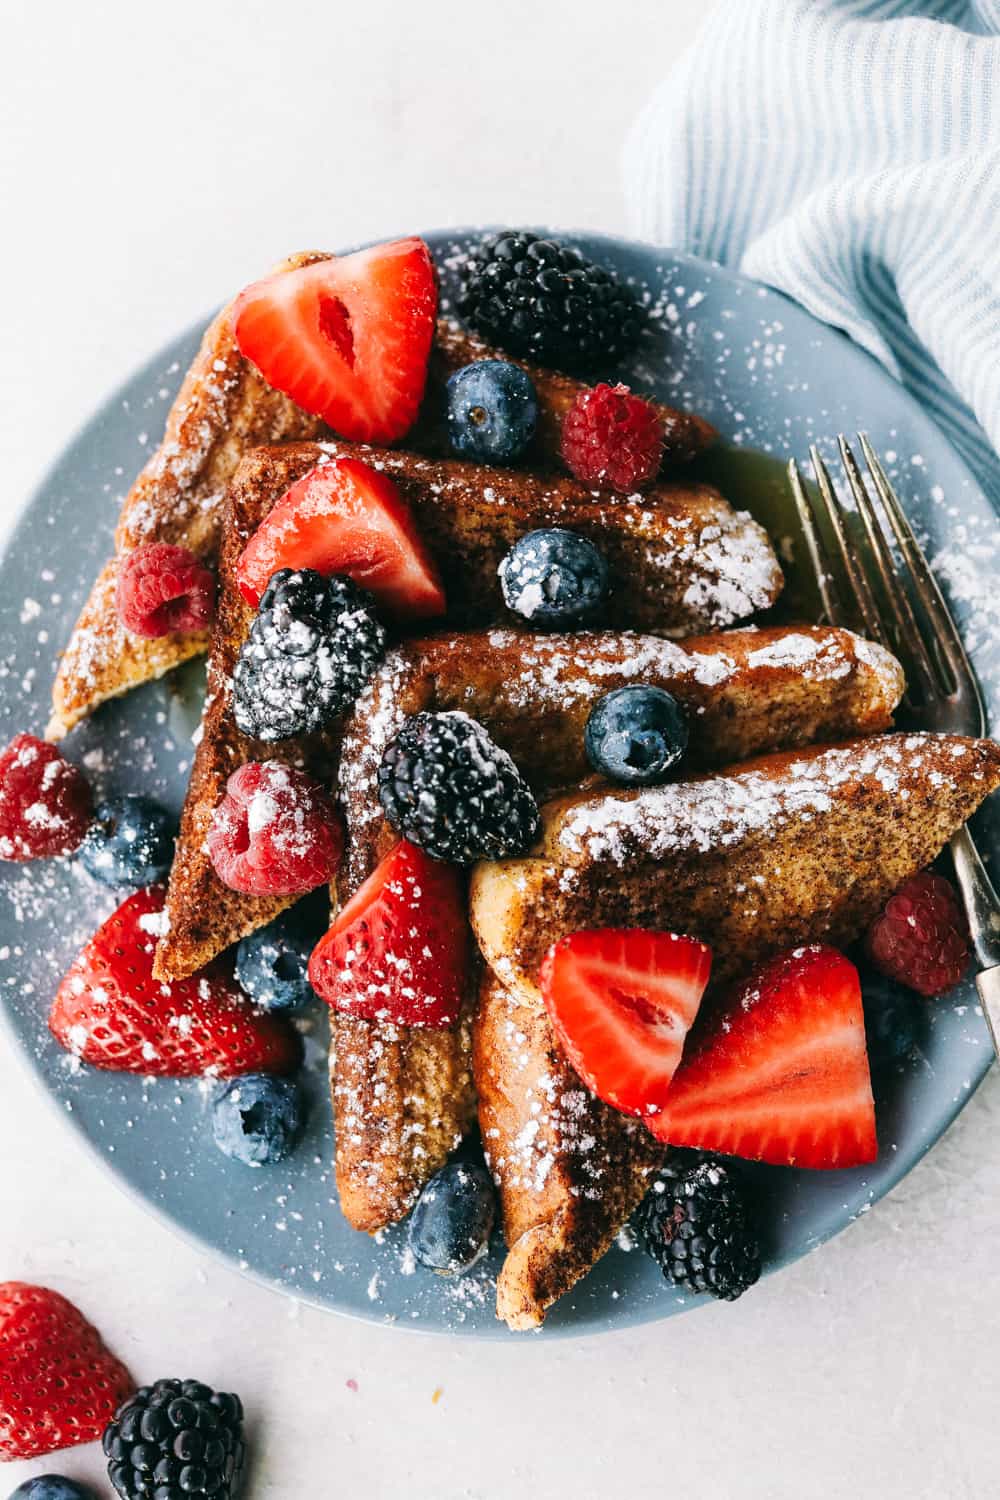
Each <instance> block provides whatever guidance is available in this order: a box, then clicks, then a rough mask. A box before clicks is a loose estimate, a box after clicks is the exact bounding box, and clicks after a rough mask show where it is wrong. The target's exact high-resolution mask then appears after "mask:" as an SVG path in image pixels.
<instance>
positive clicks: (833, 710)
mask: <svg viewBox="0 0 1000 1500" xmlns="http://www.w3.org/2000/svg"><path fill="white" fill-rule="evenodd" d="M635 681H641V682H644V683H649V684H654V685H656V686H660V687H665V688H667V689H668V690H669V691H671V692H672V693H674V694H675V695H676V696H677V697H678V698H679V699H680V700H681V701H682V702H684V703H685V704H686V706H687V707H688V710H689V714H690V722H691V746H690V751H689V753H690V755H691V757H692V758H693V759H694V763H695V764H698V765H699V766H705V765H711V764H715V763H717V762H718V760H719V759H722V760H727V759H730V758H731V757H732V756H734V755H742V754H749V753H751V752H752V751H755V750H759V749H760V748H762V747H763V746H772V745H781V744H789V743H796V744H800V743H803V742H805V741H807V740H808V739H809V738H810V737H811V736H813V735H815V734H817V733H829V734H843V733H852V732H854V733H856V732H858V731H860V730H870V731H875V730H878V729H883V728H885V727H886V725H887V724H888V723H889V722H890V717H891V714H892V710H893V709H894V707H895V706H896V703H897V702H898V700H899V697H900V694H901V692H902V674H901V672H900V669H899V666H898V663H897V662H896V661H895V659H894V658H893V657H892V656H890V655H889V653H888V652H886V651H884V650H882V648H880V647H872V646H870V645H869V643H868V642H866V641H862V640H860V639H859V637H857V636H854V635H852V634H851V633H850V632H849V631H844V630H831V629H826V628H819V627H808V628H800V627H796V628H793V629H789V628H785V629H769V630H761V631H753V630H747V631H732V632H728V633H721V634H718V635H714V636H704V637H701V638H700V639H699V640H695V641H689V642H685V643H684V644H683V645H681V644H675V643H673V642H669V641H664V640H660V639H657V638H655V637H651V636H641V635H636V634H631V633H624V634H615V633H612V632H582V633H578V634H571V635H546V636H532V635H528V634H525V633H522V632H517V631H511V630H492V631H487V632H477V633H473V634H469V635H457V636H453V635H445V636H438V637H435V638H432V639H430V640H427V641H412V642H409V643H406V644H404V645H402V646H400V647H399V648H397V649H396V650H395V651H393V652H392V653H390V655H389V657H388V658H387V659H386V661H385V663H384V664H383V666H382V668H381V669H380V670H379V672H377V673H376V675H375V677H374V678H373V679H372V681H371V682H370V683H369V684H368V687H367V688H366V689H365V691H364V692H363V694H362V696H361V698H360V699H359V701H358V703H357V704H356V706H355V710H354V713H353V715H352V717H351V719H350V720H349V722H348V724H347V726H346V729H345V732H344V740H343V745H342V749H341V764H340V789H341V798H342V802H343V805H344V809H345V812H346V816H347V830H348V837H347V846H346V850H345V856H344V861H343V864H342V866H341V870H340V872H339V875H338V878H337V893H338V896H339V899H340V901H341V902H342V903H343V902H346V901H347V900H348V899H349V898H350V897H351V896H352V895H353V894H354V892H355V891H356V890H357V889H358V887H359V886H360V884H361V883H362V881H364V880H365V879H366V878H367V876H368V875H369V874H371V872H372V870H373V869H374V868H375V866H376V865H377V864H378V862H379V860H380V859H381V858H382V856H383V855H384V854H386V853H388V851H389V849H390V848H391V847H392V845H393V844H394V843H395V841H396V837H397V835H396V834H395V833H394V832H393V830H392V829H391V828H390V827H389V826H388V824H387V823H386V822H385V819H384V817H383V814H382V809H381V806H380V803H379V799H378V791H377V782H376V777H377V771H378V765H379V762H380V760H381V758H382V752H383V750H384V749H385V747H386V746H387V745H388V744H389V742H390V741H391V740H392V739H393V738H394V737H395V735H396V733H397V731H398V729H399V728H400V726H401V724H402V722H403V720H404V719H405V718H406V717H407V716H408V715H409V714H414V713H419V712H446V711H449V710H454V709H461V710H462V711H464V712H466V713H468V714H470V715H471V716H472V717H474V718H476V719H478V720H479V721H480V722H481V723H482V724H483V725H484V726H485V727H486V729H487V730H488V731H489V733H490V734H491V735H492V737H493V738H494V739H495V740H496V742H497V743H498V744H500V745H501V746H502V747H503V748H504V749H505V750H507V751H508V752H509V753H510V754H511V755H512V756H513V757H514V759H515V761H516V762H517V764H518V766H519V768H520V770H521V772H522V773H523V775H524V776H525V777H526V779H527V780H528V782H529V783H530V785H531V786H532V789H533V790H534V791H535V792H536V793H537V794H538V795H539V796H541V797H544V796H546V795H551V793H552V792H553V791H554V790H555V789H556V788H559V787H567V786H570V785H574V784H576V783H578V782H579V781H580V780H581V779H583V778H584V777H585V776H586V775H587V772H588V766H587V761H586V757H585V754H584V748H583V732H584V726H585V724H586V720H587V716H588V714H589V712H590V709H591V708H592V707H593V705H594V703H595V702H596V701H597V699H598V698H599V697H600V696H601V695H602V694H603V693H605V692H608V691H610V690H611V689H612V688H616V687H621V686H623V685H625V684H626V683H629V682H635ZM332 1026H333V1038H334V1041H333V1049H332V1060H333V1062H334V1067H333V1075H332V1082H333V1100H334V1113H335V1117H336V1123H337V1182H338V1187H339V1190H340V1201H341V1207H342V1209H343V1211H344V1213H345V1215H346V1216H347V1218H348V1219H349V1221H350V1222H351V1223H352V1224H354V1225H355V1227H356V1228H359V1229H368V1230H372V1229H377V1228H380V1227H382V1225H384V1224H386V1223H391V1222H392V1221H393V1220H394V1219H398V1218H400V1217H402V1216H403V1214H405V1213H406V1212H407V1211H408V1209H409V1208H410V1206H411V1205H412V1202H413V1199H414V1198H415V1196H416V1194H417V1192H418V1191H419V1189H420V1187H421V1186H422V1185H423V1183H424V1182H425V1181H426V1179H427V1178H428V1177H429V1176H430V1175H431V1173H432V1172H433V1171H434V1170H435V1169H436V1168H437V1167H438V1166H440V1165H441V1164H442V1162H443V1161H444V1160H445V1158H446V1157H447V1155H448V1153H449V1152H450V1150H451V1149H452V1148H453V1146H454V1145H455V1144H456V1143H457V1140H458V1138H460V1136H461V1134H462V1132H463V1130H464V1128H465V1124H466V1121H467V1117H468V1110H469V1105H470V1101H471V1094H469V1093H468V1092H465V1091H458V1090H456V1091H455V1092H453V1094H452V1096H451V1098H452V1103H453V1109H452V1112H451V1113H450V1115H449V1114H447V1113H445V1112H444V1110H443V1106H442V1101H441V1099H440V1097H436V1098H435V1099H434V1103H433V1113H432V1114H431V1115H429V1116H428V1118H427V1119H426V1120H425V1121H424V1122H423V1124H424V1128H423V1129H422V1130H421V1131H416V1130H415V1129H414V1109H415V1106H414V1103H413V1101H414V1100H418V1099H420V1098H421V1097H422V1096H426V1086H425V1085H424V1084H422V1085H421V1087H420V1088H419V1089H418V1088H414V1087H413V1086H412V1083H411V1084H408V1083H407V1082H406V1080H407V1079H409V1078H411V1076H412V1075H413V1073H414V1072H415V1071H416V1069H417V1067H418V1066H419V1069H420V1071H421V1073H422V1074H426V1072H427V1059H428V1056H429V1055H430V1054H433V1055H434V1057H436V1059H437V1062H438V1066H439V1068H440V1071H441V1076H442V1077H445V1078H448V1079H456V1078H457V1079H460V1078H462V1077H463V1076H464V1070H465V1068H467V1065H468V1030H467V1027H466V1025H465V1024H464V1023H463V1025H462V1026H460V1027H459V1028H457V1029H455V1030H452V1031H448V1030H445V1031H438V1032H433V1033H427V1032H420V1031H410V1032H407V1031H406V1030H405V1029H404V1028H401V1027H398V1026H395V1025H387V1024H385V1023H381V1022H377V1021H365V1020H360V1019H358V1018H357V1017H353V1016H347V1015H343V1014H335V1015H334V1016H333V1018H332ZM411 1048H412V1049H414V1052H415V1056H416V1058H417V1059H418V1062H417V1063H414V1064H412V1065H411V1060H410V1049H411ZM404 1096H405V1097H408V1098H409V1099H410V1100H411V1107H410V1111H409V1113H406V1111H404V1110H403V1109H402V1108H401V1106H400V1100H401V1099H402V1098H403V1097H404ZM384 1100H389V1101H391V1103H390V1106H389V1107H388V1108H385V1107H383V1103H382V1101H384ZM429 1140H433V1142H434V1145H435V1147H436V1148H437V1149H436V1150H430V1149H428V1142H429Z"/></svg>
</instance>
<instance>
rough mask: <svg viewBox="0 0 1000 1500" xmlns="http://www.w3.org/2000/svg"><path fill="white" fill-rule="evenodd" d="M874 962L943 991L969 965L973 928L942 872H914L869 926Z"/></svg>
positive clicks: (932, 991) (920, 987) (913, 985)
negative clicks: (970, 933) (970, 931)
mask: <svg viewBox="0 0 1000 1500" xmlns="http://www.w3.org/2000/svg"><path fill="white" fill-rule="evenodd" d="M865 946H866V948H867V951H868V956H869V958H870V959H871V961H872V963H873V964H874V965H875V967H876V968H877V969H879V970H881V972H882V973H883V974H886V975H887V976H888V977H889V978H890V979H896V980H898V981H899V982H900V983H901V984H906V985H909V987H910V989H911V990H917V991H918V993H919V994H921V995H941V994H943V993H944V992H945V990H950V989H951V988H952V987H953V986H954V985H956V984H957V983H958V981H959V980H960V979H961V978H962V975H963V974H964V973H965V971H966V969H967V968H968V966H969V928H968V923H967V922H966V920H965V913H964V911H963V910H962V906H961V904H960V902H959V899H958V896H957V894H956V893H955V889H954V887H953V886H952V885H951V884H950V883H949V882H948V881H947V880H945V879H944V877H943V876H941V875H935V874H934V873H933V872H932V871H931V870H923V871H921V873H920V874H919V875H913V876H911V878H910V879H909V880H907V881H906V882H905V883H904V884H903V885H901V886H900V888H899V890H898V891H897V892H896V894H895V895H894V896H892V897H891V898H890V900H889V902H888V904H887V905H886V908H885V910H884V911H883V913H882V915H881V916H880V917H876V918H875V921H874V922H873V923H872V925H871V926H870V927H869V929H868V936H867V938H866V940H865Z"/></svg>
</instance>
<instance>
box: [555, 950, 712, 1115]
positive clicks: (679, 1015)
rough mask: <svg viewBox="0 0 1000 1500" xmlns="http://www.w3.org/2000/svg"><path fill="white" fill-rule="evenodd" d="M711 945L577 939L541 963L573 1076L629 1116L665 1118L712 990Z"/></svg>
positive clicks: (557, 1030)
mask: <svg viewBox="0 0 1000 1500" xmlns="http://www.w3.org/2000/svg"><path fill="white" fill-rule="evenodd" d="M711 967H712V955H711V953H710V952H709V950H708V948H707V947H706V946H705V944H704V943H699V942H696V940H695V939H694V938H689V937H678V936H677V935H676V934H675V933H672V932H646V931H645V930H643V929H642V928H639V927H632V928H615V927H606V928H602V929H598V930H596V931H593V932H574V933H573V934H572V936H571V937H566V938H563V939H562V940H561V941H560V942H558V943H555V944H553V946H552V947H551V948H550V949H549V951H548V953H547V954H546V955H545V959H544V961H543V963H542V973H541V981H542V994H543V995H544V997H545V1004H546V1007H547V1009H548V1012H549V1016H550V1018H551V1020H552V1025H553V1026H554V1028H555V1032H556V1036H557V1037H558V1038H559V1041H560V1042H561V1044H562V1047H563V1050H564V1051H565V1053H566V1056H567V1057H568V1058H569V1060H570V1062H571V1063H572V1065H573V1067H574V1069H575V1070H576V1072H577V1073H578V1074H579V1075H580V1077H581V1078H582V1079H583V1081H584V1083H585V1084H586V1085H587V1087H588V1088H589V1089H591V1090H592V1091H593V1092H594V1093H595V1094H596V1095H597V1096H598V1098H599V1099H603V1100H604V1101H605V1103H607V1104H611V1105H613V1106H614V1108H615V1109H620V1110H622V1111H623V1112H624V1113H625V1114H630V1115H647V1114H649V1113H650V1111H652V1110H656V1109H660V1108H661V1107H662V1105H663V1103H664V1101H665V1099H666V1097H667V1092H668V1090H669V1088H670V1080H671V1079H672V1078H673V1076H674V1073H675V1072H676V1069H677V1065H678V1063H679V1062H680V1060H681V1050H682V1048H683V1046H684V1038H685V1037H686V1036H687V1034H688V1030H689V1028H690V1026H691V1023H692V1021H693V1020H694V1018H695V1016H696V1015H697V1013H698V1006H699V1005H700V1004H701V997H702V995H703V994H704V993H705V986H706V985H707V984H708V976H709V971H710V970H711Z"/></svg>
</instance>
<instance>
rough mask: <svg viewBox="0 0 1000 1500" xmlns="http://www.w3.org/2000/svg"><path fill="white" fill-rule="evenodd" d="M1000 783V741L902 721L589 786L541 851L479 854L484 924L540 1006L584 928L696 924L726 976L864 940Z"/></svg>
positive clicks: (477, 900) (719, 974)
mask: <svg viewBox="0 0 1000 1500" xmlns="http://www.w3.org/2000/svg"><path fill="white" fill-rule="evenodd" d="M998 785H1000V746H998V745H996V744H994V742H993V741H992V740H967V739H962V738H959V737H957V736H951V735H904V734H898V735H884V736H879V737H876V738H873V739H869V740H857V741H853V742H849V743H848V744H846V745H841V746H834V747H829V746H826V747H824V746H818V747H814V748H812V749H809V750H799V751H793V752H784V753H782V754H779V755H772V756H765V757H762V758H760V759H758V760H755V761H751V762H748V763H747V764H745V765H743V766H736V767H734V768H733V769H732V770H731V772H729V773H728V774H720V775H715V776H707V777H703V778H700V779H699V780H697V781H693V782H687V783H678V784H675V785H671V786H666V787H656V788H649V789H648V790H646V791H643V792H639V793H635V792H628V791H622V790H616V791H597V792H594V791H590V792H583V793H579V794H577V795H575V796H573V797H568V798H563V799H560V800H557V801H554V802H551V803H550V804H549V805H548V806H547V807H545V808H544V809H543V811H542V824H543V831H542V836H541V839H540V840H539V843H538V845H537V846H536V849H535V850H534V851H533V853H532V854H531V855H530V856H529V857H528V858H526V859H522V860H506V861H501V862H499V863H496V864H482V865H478V866H477V867H476V868H475V870H474V871H473V874H472V882H471V888H470V910H471V914H472V923H473V928H474V931H475V933H476V936H477V938H478V940H479V946H480V949H481V951H482V953H483V956H484V957H485V959H486V961H487V963H489V965H490V966H491V968H492V969H493V971H494V973H496V974H497V976H498V978H500V979H501V981H502V982H503V983H504V984H506V985H507V986H508V988H510V989H512V990H513V991H514V992H515V993H516V994H517V995H518V996H519V997H520V998H521V999H522V1000H523V1001H524V1003H526V1004H537V1003H538V999H539V989H538V983H537V975H538V969H539V966H540V964H541V961H542V957H543V956H544V954H545V951H546V950H547V948H548V947H549V945H550V944H551V943H553V942H555V941H556V940H557V939H558V938H560V937H562V936H563V935H564V934H566V933H569V932H573V931H576V930H577V929H580V928H585V927H586V928H589V927H651V928H655V929H663V930H668V931H673V932H686V933H690V934H692V935H693V936H694V937H698V938H701V939H703V940H704V941H706V942H708V943H710V944H711V946H712V951H713V970H712V972H713V980H714V981H715V980H717V981H720V982H722V981H726V980H728V979H732V978H734V977H736V976H737V975H739V974H741V973H745V972H746V970H747V969H749V968H750V967H752V966H753V965H754V964H755V963H756V962H758V961H759V960H761V959H763V958H766V957H768V956H770V955H771V954H773V953H776V952H778V951H780V950H781V949H784V948H789V947H795V946H797V945H799V944H802V943H811V942H818V941H828V942H831V943H834V944H835V945H839V946H844V945H847V944H849V943H850V942H852V941H853V940H854V939H855V938H856V937H857V936H858V934H859V933H860V932H861V931H863V930H864V928H865V927H866V926H867V924H868V923H869V922H870V921H871V919H872V917H874V916H875V914H876V913H877V912H878V910H879V909H880V908H881V906H882V905H883V904H884V903H885V901H886V900H887V899H888V897H889V896H890V895H891V894H892V892H893V891H894V890H896V889H897V888H898V887H899V886H900V885H901V884H902V883H903V881H904V880H906V879H908V877H909V876H910V875H912V874H914V873H915V872H916V871H917V870H920V869H923V868H924V866H925V865H927V864H929V863H930V861H931V860H932V859H933V858H934V856H935V855H936V854H937V853H938V852H939V851H940V850H941V849H942V848H943V847H944V845H945V844H946V843H947V841H948V839H949V838H950V837H951V835H952V834H953V833H954V832H955V831H956V830H957V829H958V828H960V827H961V825H962V824H963V823H964V822H965V821H966V820H967V819H968V818H969V817H971V815H972V814H973V812H975V810H976V808H977V807H978V806H979V804H980V803H981V802H982V801H983V799H984V798H985V797H986V796H988V795H989V793H990V792H992V791H994V790H995V789H996V787H997V786H998ZM665 871H669V879H667V878H664V873H665Z"/></svg>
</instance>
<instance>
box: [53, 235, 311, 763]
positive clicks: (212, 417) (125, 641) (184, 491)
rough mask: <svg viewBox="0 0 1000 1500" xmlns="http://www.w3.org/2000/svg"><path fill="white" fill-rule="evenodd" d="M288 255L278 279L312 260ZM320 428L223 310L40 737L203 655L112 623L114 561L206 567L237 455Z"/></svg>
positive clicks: (140, 489) (68, 652)
mask: <svg viewBox="0 0 1000 1500" xmlns="http://www.w3.org/2000/svg"><path fill="white" fill-rule="evenodd" d="M321 258H322V257H321V256H320V255H319V254H318V253H317V252H311V251H306V252H304V253H303V254H300V255H293V256H291V257H290V258H289V259H288V260H286V261H284V262H283V263H282V264H281V265H280V266H279V267H277V270H279V271H291V270H295V269H296V268H297V267H298V266H303V265H309V264H310V263H311V262H313V261H315V260H318V259H321ZM326 430H327V429H326V427H325V426H324V424H323V423H322V422H321V421H320V420H319V419H318V418H317V417H311V416H309V415H308V413H306V412H304V411H301V410H300V409H299V407H297V406H296V405H295V404H294V403H293V402H291V401H289V399H288V397H287V396H282V395H281V393H280V392H279V391H275V390H272V388H271V387H270V386H269V385H267V384H266V382H265V381H264V380H263V379H262V378H261V376H260V375H258V374H257V372H256V370H255V369H254V368H253V366H252V365H250V364H249V363H248V362H247V360H245V359H244V358H243V356H242V355H241V353H240V351H239V349H238V348H237V347H236V340H235V339H234V338H233V332H232V305H231V304H230V305H229V306H227V307H224V308H223V309H222V311H221V312H220V313H219V314H218V316H217V317H216V318H214V319H213V320H212V322H211V323H210V324H209V326H208V328H207V330H206V332H205V336H204V338H203V339H202V341H201V347H200V348H199V350H198V353H197V354H196V355H195V358H194V362H193V364H192V365H191V368H190V369H189V370H188V372H187V375H186V376H185V377H184V382H183V384H182V385H181V388H180V390H179V392H178V393H177V396H176V398H175V400H174V403H173V406H172V407H171V408H170V411H169V413H168V415H167V425H166V430H165V432H164V434H163V441H162V442H161V443H160V446H159V447H158V448H157V450H156V452H155V453H154V454H153V455H152V457H151V458H150V459H149V461H148V463H147V464H146V465H145V467H144V468H143V470H142V472H141V474H140V475H139V477H138V479H137V480H136V481H135V484H134V485H133V486H132V488H131V490H130V491H129V493H128V494H127V495H126V497H125V500H124V502H123V504H122V508H121V514H120V516H119V519H118V525H117V527H116V529H115V555H114V557H112V558H111V559H110V561H108V562H107V563H106V564H105V565H104V567H103V568H102V570H101V572H100V574H99V575H98V578H97V581H96V583H95V584H94V587H93V589H92V590H91V593H90V597H89V598H88V600H87V602H86V604H85V605H84V606H83V610H82V612H81V614H80V617H79V619H78V620H77V622H76V625H75V626H74V627H73V633H72V635H71V636H70V639H69V641H68V643H67V645H66V649H65V651H64V652H63V654H62V658H61V660H60V663H59V667H58V670H57V672H56V678H55V682H54V683H53V687H52V717H51V719H50V721H49V726H48V730H47V736H48V738H49V739H59V738H60V737H61V736H62V735H64V734H67V733H68V732H69V731H70V730H71V729H72V728H73V726H74V724H77V723H79V721H80V720H81V719H83V718H86V716H87V715H88V714H90V713H92V712H93V711H94V709H95V708H97V706H98V705H99V704H101V703H103V702H105V701H106V700H107V699H108V698H116V697H118V696H120V695H121V694H122V693H127V692H129V691H130V690H131V689H132V688H134V687H139V686H141V684H142V683H144V682H152V681H153V680H154V678H157V677H162V676H163V674H164V673H165V672H169V671H170V669H171V668H172V667H176V666H179V665H180V664H181V662H184V661H188V660H189V659H190V658H191V657H193V656H200V655H201V654H202V653H203V652H204V651H206V650H207V649H208V644H209V632H208V631H198V632H194V633H191V634H174V635H167V636H161V637H159V638H158V639H156V640H144V639H142V638H141V637H140V636H136V635H131V634H130V633H129V632H128V631H127V630H126V629H125V628H124V626H123V625H122V624H121V622H120V620H119V619H118V611H117V609H116V607H115V589H116V587H117V582H118V568H119V565H120V562H121V559H122V558H123V557H124V556H125V555H126V554H127V553H128V552H131V551H132V550H133V549H134V548H136V547H139V546H142V545H143V544H145V543H148V542H171V543H174V544H176V545H180V546H184V547H190V549H191V551H192V552H196V553H197V554H198V556H199V557H200V558H202V559H203V560H204V561H205V562H207V563H209V564H211V565H214V563H215V558H216V554H217V552H218V546H219V518H220V512H221V506H222V497H223V495H224V493H225V490H226V486H227V485H228V483H229V481H230V479H231V478H232V476H233V473H234V472H235V469H236V465H237V464H238V463H239V461H240V459H241V458H242V456H243V454H244V453H245V452H246V450H247V449H248V448H249V447H252V446H253V445H254V444H256V443H277V442H281V441H282V440H283V439H286V438H289V439H291V438H314V437H319V436H321V435H322V434H323V433H324V432H325V431H326Z"/></svg>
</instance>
